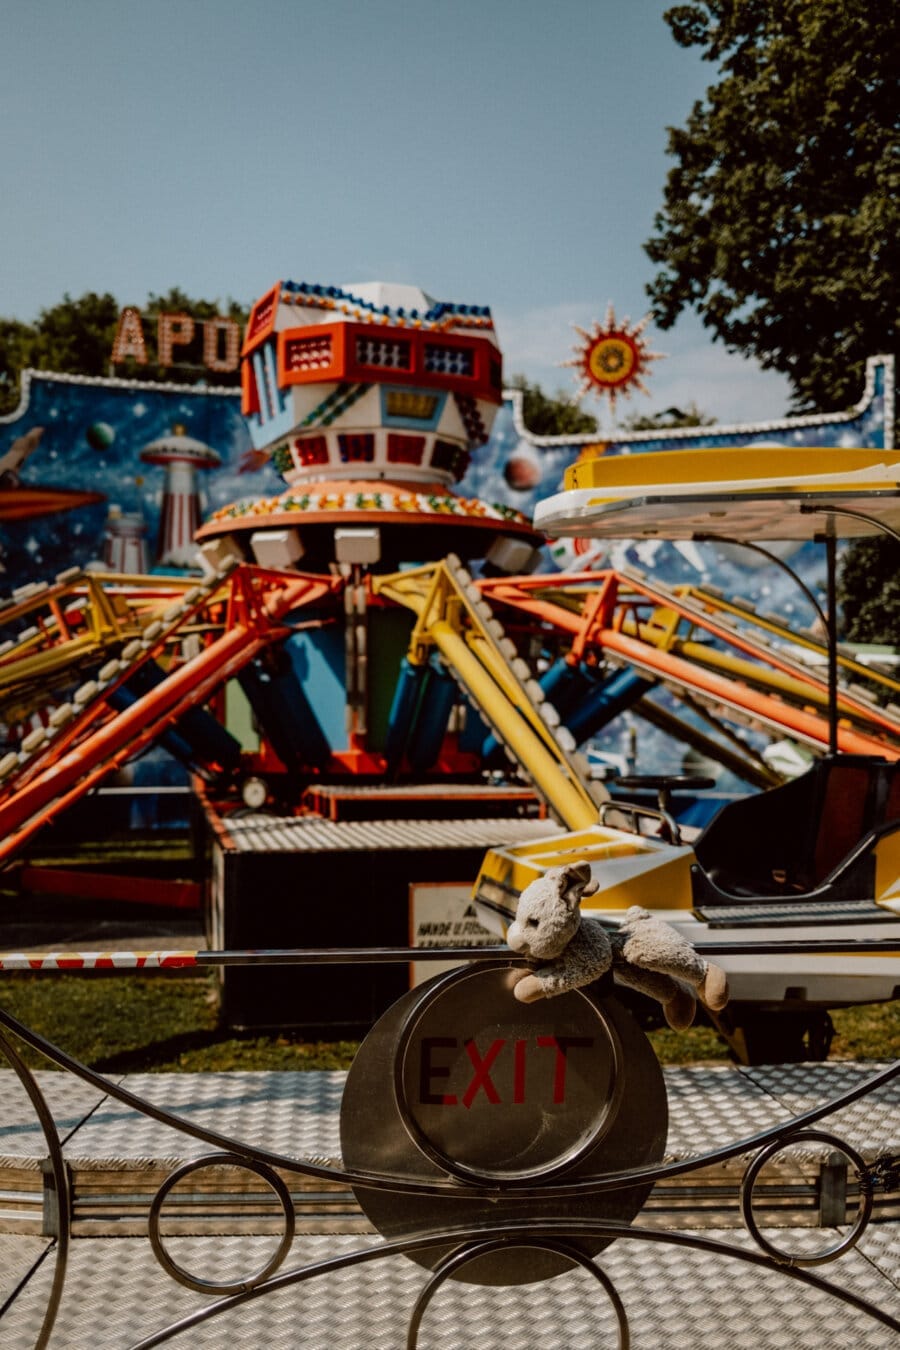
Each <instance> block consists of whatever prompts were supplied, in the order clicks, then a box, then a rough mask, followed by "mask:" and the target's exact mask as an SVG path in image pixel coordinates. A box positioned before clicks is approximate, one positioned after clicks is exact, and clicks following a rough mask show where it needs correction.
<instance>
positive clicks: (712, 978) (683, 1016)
mask: <svg viewBox="0 0 900 1350" xmlns="http://www.w3.org/2000/svg"><path fill="white" fill-rule="evenodd" d="M612 944H613V967H614V971H615V977H616V979H617V980H619V981H620V982H621V983H622V984H627V985H629V986H630V987H631V988H633V989H637V990H639V991H640V992H641V993H644V994H649V995H650V997H651V998H655V999H657V1000H658V1001H659V1002H660V1003H661V1004H662V1006H663V1012H664V1013H665V1016H666V1021H667V1022H668V1023H669V1026H670V1027H672V1028H673V1029H674V1030H675V1031H683V1030H684V1029H685V1028H686V1027H689V1026H690V1025H691V1022H692V1021H693V1020H694V1012H695V1008H696V1005H695V999H699V1000H700V1002H701V1003H702V1004H703V1005H704V1006H705V1007H707V1008H710V1009H711V1010H712V1011H714V1012H718V1011H719V1010H720V1009H721V1008H724V1007H725V1004H726V1003H727V1002H728V979H727V977H726V975H725V972H724V970H722V968H721V966H716V965H713V963H712V962H711V961H704V959H703V957H702V956H700V954H699V953H698V952H697V951H695V950H694V948H693V947H692V946H691V944H690V943H689V942H686V941H685V939H684V938H682V937H681V936H680V935H679V934H678V933H677V932H676V931H675V929H674V928H671V927H670V926H669V924H667V923H664V922H663V920H662V919H657V918H654V916H653V915H652V914H648V912H647V910H645V909H641V907H640V906H639V905H632V907H631V909H629V910H628V912H627V913H626V915H625V918H624V920H623V921H622V924H621V926H620V928H619V930H618V932H616V933H614V934H613V935H612Z"/></svg>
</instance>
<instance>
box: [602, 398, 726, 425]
mask: <svg viewBox="0 0 900 1350" xmlns="http://www.w3.org/2000/svg"><path fill="white" fill-rule="evenodd" d="M715 424H716V419H715V418H714V417H710V416H709V414H708V413H705V412H703V411H702V410H701V409H700V408H698V407H697V405H696V403H694V401H693V400H691V402H690V403H689V404H688V405H687V407H686V408H666V409H664V411H663V412H658V413H629V415H628V416H627V417H626V418H625V419H624V421H623V422H622V426H623V427H624V428H625V430H626V431H675V430H677V429H678V428H679V427H714V426H715Z"/></svg>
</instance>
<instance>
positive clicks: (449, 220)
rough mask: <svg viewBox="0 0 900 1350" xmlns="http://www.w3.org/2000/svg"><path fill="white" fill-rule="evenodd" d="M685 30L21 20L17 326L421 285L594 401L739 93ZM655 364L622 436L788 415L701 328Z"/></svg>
mask: <svg viewBox="0 0 900 1350" xmlns="http://www.w3.org/2000/svg"><path fill="white" fill-rule="evenodd" d="M667 3H668V0H629V3H625V4H622V3H621V0H554V3H549V0H544V2H543V3H540V2H539V0H446V2H445V3H436V2H435V0H418V2H417V3H409V2H408V0H369V3H365V0H323V3H318V4H313V3H310V0H246V3H237V2H236V0H84V3H77V2H76V3H73V2H72V0H0V24H2V29H0V31H2V38H0V119H2V127H3V138H2V147H3V148H2V151H0V165H2V190H0V238H2V245H3V246H2V250H0V315H3V316H7V317H17V318H21V319H26V320H30V319H33V318H35V317H36V315H37V313H38V311H39V310H40V309H41V308H43V307H45V306H49V305H52V304H55V303H56V302H57V301H58V300H60V299H61V298H62V295H63V293H64V292H66V291H68V292H69V293H70V294H71V295H73V296H77V295H80V294H82V293H83V292H84V291H87V290H96V291H111V292H112V293H113V295H115V296H116V297H117V298H118V299H119V300H120V302H121V303H122V304H125V303H137V304H141V303H143V302H144V300H145V299H146V296H147V294H148V292H150V291H156V292H164V291H166V290H168V289H169V287H170V286H173V285H178V286H181V287H183V288H184V289H185V290H186V291H188V292H189V293H190V294H192V295H195V296H203V297H204V298H210V299H215V298H216V297H220V298H223V299H224V298H225V297H226V296H233V297H235V298H236V299H239V300H242V301H247V302H249V301H252V300H254V299H255V298H256V297H258V296H259V295H261V294H262V292H263V291H265V290H266V289H267V288H268V287H269V286H270V285H271V284H272V283H273V282H274V281H276V280H278V279H279V278H292V279H294V280H298V281H299V280H307V281H320V282H324V283H327V284H340V283H348V282H359V281H366V280H374V279H378V280H386V281H403V282H414V283H416V284H418V285H420V286H422V287H423V289H425V290H426V291H428V292H429V293H430V294H432V295H434V296H435V297H437V298H438V299H446V300H457V301H462V302H470V303H476V304H488V305H490V306H491V308H492V310H493V313H494V318H495V322H496V324H497V327H498V330H499V334H500V339H501V342H502V345H503V348H504V353H505V358H506V370H507V373H512V372H514V371H520V372H522V373H524V374H526V375H527V376H529V377H530V378H532V379H538V380H540V381H541V383H542V384H543V385H544V387H545V388H547V389H548V390H553V389H555V388H558V387H564V388H567V389H568V388H573V389H574V382H573V379H572V373H571V372H570V371H566V370H559V369H557V368H556V363H558V362H560V361H563V360H565V359H566V358H567V357H569V356H570V355H571V348H572V345H573V343H574V342H575V341H576V335H575V333H574V331H573V329H572V324H573V323H579V324H581V325H582V326H584V327H589V326H590V324H591V322H592V320H593V319H595V318H596V319H602V317H603V315H604V312H605V309H606V305H607V302H608V301H610V300H612V301H613V303H614V304H615V307H616V311H617V314H618V315H619V317H620V318H621V317H623V316H628V317H630V318H631V319H632V320H633V321H634V320H637V319H639V318H640V317H641V316H642V315H643V314H644V313H645V311H646V309H647V300H646V296H645V294H644V285H645V283H646V282H647V281H648V280H649V279H650V277H651V275H652V267H651V264H650V262H649V260H648V259H647V258H646V256H645V254H644V253H643V250H642V247H641V245H642V243H643V242H644V240H645V239H646V238H647V237H648V235H649V234H650V233H651V231H652V222H653V215H654V212H655V211H656V210H657V209H658V208H659V206H660V204H661V200H662V188H663V183H664V179H665V174H666V171H667V168H668V165H669V161H668V160H667V157H666V155H665V144H666V132H665V128H666V126H668V125H673V124H674V125H680V124H682V123H683V122H684V120H685V118H686V116H687V114H688V112H689V110H690V107H691V104H692V102H693V101H694V99H696V98H698V97H700V96H701V95H702V93H703V90H704V89H705V87H706V85H707V84H708V83H710V82H711V81H712V79H713V78H714V76H715V70H714V67H712V66H710V65H709V64H707V63H703V62H702V61H701V60H700V59H699V55H698V54H697V52H696V51H684V50H682V49H681V48H679V47H677V46H676V44H675V43H674V41H673V40H672V38H671V35H670V33H669V29H668V27H667V25H666V24H665V23H664V21H663V18H662V14H663V11H664V10H665V9H666V8H667ZM648 338H649V344H650V346H651V347H652V348H653V349H654V350H657V351H663V352H666V353H668V354H669V356H668V359H667V360H665V361H658V362H656V363H655V365H654V367H653V369H652V371H651V380H650V387H651V391H652V397H651V398H650V399H645V398H644V397H643V396H642V395H640V394H636V395H635V398H634V399H633V400H632V402H631V403H630V404H629V403H626V404H625V405H624V408H623V410H624V411H625V412H627V411H629V410H631V409H632V408H633V409H635V410H641V411H644V410H648V411H649V410H651V409H653V408H665V407H668V406H670V405H672V404H675V405H679V404H680V405H683V404H684V403H685V402H687V401H689V400H690V399H694V400H695V401H696V402H697V403H698V404H699V405H700V406H701V407H702V408H704V409H705V410H707V411H709V412H712V413H714V414H715V415H717V416H718V417H719V419H720V420H724V421H731V420H745V419H755V418H758V417H763V416H778V415H780V414H782V413H783V412H784V411H786V407H787V399H788V390H787V385H786V383H785V382H784V381H783V380H782V379H781V378H780V377H778V376H775V375H771V374H769V375H766V374H763V373H762V372H760V371H758V369H757V368H756V366H755V365H754V364H753V363H750V362H746V361H744V360H742V358H740V357H739V356H735V355H729V354H728V353H727V352H726V351H725V350H724V348H722V347H721V346H720V345H718V344H713V343H712V341H711V339H710V338H709V337H708V335H707V334H706V333H705V331H704V330H703V329H702V327H701V326H700V324H699V323H698V321H697V320H696V319H695V318H693V317H692V316H689V317H686V318H684V319H683V320H681V321H680V322H679V324H678V325H677V326H676V328H675V329H674V330H672V331H670V332H668V333H660V332H657V331H655V330H653V329H652V328H651V329H650V330H648ZM590 404H591V401H590V400H587V401H586V404H585V406H590ZM598 409H599V405H596V406H595V410H598Z"/></svg>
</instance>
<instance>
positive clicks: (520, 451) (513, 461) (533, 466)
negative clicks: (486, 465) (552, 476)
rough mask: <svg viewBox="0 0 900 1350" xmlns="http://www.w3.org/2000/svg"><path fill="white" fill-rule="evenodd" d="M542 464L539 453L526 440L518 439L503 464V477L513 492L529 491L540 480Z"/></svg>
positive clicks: (542, 469)
mask: <svg viewBox="0 0 900 1350" xmlns="http://www.w3.org/2000/svg"><path fill="white" fill-rule="evenodd" d="M543 471H544V466H543V464H542V463H541V458H540V455H539V454H538V452H537V450H535V448H534V446H533V445H529V444H528V442H527V441H519V443H518V445H517V446H516V448H515V449H514V450H513V451H512V453H511V454H510V456H509V459H508V460H507V461H506V464H505V465H504V466H503V477H504V478H505V479H506V482H507V484H508V485H509V487H511V488H512V489H513V491H514V492H530V491H531V490H532V489H533V488H536V487H537V486H538V484H539V483H540V481H541V477H542V475H543Z"/></svg>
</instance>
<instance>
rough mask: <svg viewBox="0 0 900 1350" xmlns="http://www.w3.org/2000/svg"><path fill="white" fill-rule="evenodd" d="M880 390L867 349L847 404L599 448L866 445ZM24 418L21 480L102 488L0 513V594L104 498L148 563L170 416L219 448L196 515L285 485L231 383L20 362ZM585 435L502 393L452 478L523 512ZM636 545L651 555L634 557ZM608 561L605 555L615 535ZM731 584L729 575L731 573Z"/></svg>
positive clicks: (2, 449) (44, 560) (715, 562)
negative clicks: (865, 365) (532, 429)
mask: <svg viewBox="0 0 900 1350" xmlns="http://www.w3.org/2000/svg"><path fill="white" fill-rule="evenodd" d="M892 392H893V388H892V370H891V368H890V365H889V364H888V363H887V362H886V361H885V360H884V359H881V358H878V359H875V360H873V361H872V362H870V368H869V376H868V386H867V389H866V391H865V393H864V395H863V397H862V399H861V401H860V404H859V405H858V407H857V408H856V409H855V410H854V412H853V414H851V415H846V414H845V415H843V416H842V417H821V418H819V417H803V418H787V419H780V420H779V421H772V422H762V421H761V422H759V423H755V424H753V425H750V426H741V427H711V428H697V429H696V430H691V431H688V432H686V433H681V434H680V435H678V434H672V433H666V434H664V435H659V434H656V435H654V434H649V435H648V434H646V433H645V434H643V435H636V434H635V435H631V436H628V437H622V438H621V439H619V440H613V441H611V442H608V445H609V449H608V451H607V453H612V454H622V453H637V452H639V451H642V450H667V449H669V450H670V449H678V448H683V447H684V446H686V445H691V446H697V447H701V446H704V447H706V446H711V447H715V446H719V447H721V448H722V450H723V453H727V451H728V450H729V449H734V448H737V447H739V446H741V445H748V444H754V443H760V442H765V443H774V444H782V445H784V446H786V447H791V446H802V445H824V446H846V445H859V446H869V447H875V448H877V447H879V446H884V445H891V444H892V432H893V424H892V423H893V406H892ZM37 426H40V427H43V428H44V434H43V437H42V439H41V442H40V444H39V446H38V448H37V449H36V450H35V452H34V453H33V454H32V455H31V456H30V458H29V459H28V460H27V461H26V463H25V464H24V465H23V466H22V469H21V471H20V478H21V481H22V482H23V483H25V484H30V485H35V486H41V487H58V488H74V489H89V490H91V491H95V492H100V493H102V494H103V495H104V497H105V498H106V500H105V501H104V502H101V503H98V504H96V505H91V506H86V507H79V508H76V509H74V510H71V511H67V512H64V513H61V514H57V515H52V516H46V517H43V518H37V519H33V520H30V521H18V522H7V523H5V524H0V550H2V551H0V561H2V563H3V566H4V569H5V571H4V573H3V574H0V594H2V593H8V591H9V590H11V589H12V588H13V587H14V586H19V585H22V584H23V583H25V582H28V581H34V580H42V579H49V578H51V577H52V576H54V575H55V574H56V573H57V572H59V571H61V570H63V569H65V568H68V567H71V566H74V565H80V566H84V565H85V564H87V563H89V562H91V561H93V560H96V559H100V558H102V556H103V537H104V526H105V522H106V518H107V514H108V511H109V508H110V506H111V505H113V504H115V505H117V506H118V507H119V508H120V509H121V510H122V511H123V512H140V513H141V514H142V516H143V518H144V520H145V522H146V526H147V545H148V554H149V558H150V563H151V567H152V565H153V562H154V560H155V556H156V536H157V532H158V528H159V515H160V500H161V493H162V487H163V483H164V476H165V471H164V469H163V468H161V467H159V466H155V465H150V464H144V463H142V461H141V458H140V454H141V451H142V449H144V447H145V446H147V445H148V444H149V443H150V442H151V441H154V440H157V439H158V438H159V437H161V436H165V435H167V434H169V433H171V432H172V430H173V428H174V427H176V426H181V427H183V428H184V431H185V433H186V434H187V435H189V436H192V437H195V438H196V439H198V440H200V441H203V442H204V443H205V444H207V445H209V446H211V447H212V448H213V449H214V450H215V451H217V452H218V454H219V455H220V456H221V460H222V463H221V466H220V467H218V468H215V469H212V470H210V471H207V472H203V473H201V474H200V475H199V486H200V491H201V502H202V509H203V514H204V516H206V515H208V514H209V513H210V512H211V511H214V510H216V509H217V508H219V507H220V506H224V505H226V504H227V503H229V502H234V501H238V500H253V499H254V498H257V497H260V496H271V495H274V494H276V493H278V492H279V491H281V490H282V489H283V488H284V482H283V480H282V479H281V477H280V476H279V475H278V474H277V473H276V472H275V470H274V469H273V468H272V467H271V465H270V464H267V465H264V466H263V467H262V468H261V469H256V470H255V471H253V472H249V473H246V472H241V464H242V461H243V460H244V458H245V456H246V455H247V454H248V452H249V451H250V449H251V445H250V437H249V434H248V432H247V429H246V426H245V424H244V421H243V419H242V417H241V412H240V395H239V393H238V392H237V391H235V390H232V389H220V390H217V389H214V388H206V387H202V386H198V387H188V386H179V385H162V384H141V383H128V382H125V381H117V380H88V379H82V378H79V377H72V376H62V375H54V374H47V373H43V372H40V373H31V374H30V375H28V376H26V378H25V381H24V384H23V390H22V399H21V402H20V405H19V407H18V409H17V410H16V411H15V412H14V413H12V414H10V415H9V416H8V417H6V418H4V419H2V420H0V459H2V456H3V455H4V454H5V453H6V451H8V450H9V448H10V446H11V445H12V443H13V442H14V441H15V440H16V439H17V438H18V437H20V436H22V435H23V434H24V433H25V432H27V431H29V430H30V429H31V428H33V427H37ZM591 439H592V438H591V437H581V438H579V439H578V440H577V441H571V442H568V441H566V442H546V441H543V442H542V441H539V440H535V439H533V438H530V437H528V436H527V435H523V434H521V433H520V431H519V430H518V429H517V426H516V419H515V416H514V410H513V404H512V403H511V402H509V401H507V402H505V403H504V404H503V406H502V408H501V409H500V410H499V412H498V414H497V418H496V421H495V423H494V428H493V432H492V435H491V439H490V441H489V443H488V444H487V445H485V446H483V447H482V448H481V449H479V450H477V451H476V452H475V453H474V454H473V457H472V462H471V465H470V467H469V470H468V472H467V474H466V476H465V478H464V479H463V481H462V483H461V484H460V485H459V491H460V492H462V493H463V494H465V495H469V496H477V497H481V498H483V499H484V500H486V501H490V502H500V503H504V504H505V505H508V506H513V507H515V508H516V509H518V510H519V511H522V512H523V513H525V514H526V515H530V514H531V513H532V511H533V510H534V506H535V503H536V502H537V501H538V500H539V499H540V498H541V497H545V496H548V495H549V494H551V493H554V492H557V491H559V489H560V487H561V485H562V477H563V473H564V471H565V469H566V468H567V467H568V466H569V465H570V464H571V463H572V462H573V461H574V460H575V459H576V458H577V456H578V455H579V454H580V453H582V451H583V449H584V446H585V444H586V443H588V442H589V441H590V440H591ZM622 549H624V550H626V551H625V553H623V552H622ZM622 549H619V550H618V554H619V555H621V557H620V558H619V560H622V561H631V562H638V563H640V564H642V565H645V566H646V565H648V564H649V565H652V566H653V567H654V570H656V571H657V572H658V573H659V574H660V577H661V579H668V580H670V581H676V580H684V579H686V578H687V579H693V580H701V579H703V577H704V575H706V576H708V575H709V574H710V573H711V571H712V570H716V569H717V568H718V567H720V566H722V565H723V562H722V559H721V558H720V557H717V556H716V555H715V554H712V553H710V554H708V555H706V557H705V560H704V555H702V553H701V552H699V551H698V550H697V549H696V547H695V548H694V549H693V551H691V549H690V548H684V547H681V548H679V547H677V546H672V545H668V544H665V543H663V544H657V543H653V544H647V543H645V544H643V545H637V546H631V545H627V544H623V546H622ZM648 549H649V550H650V551H651V552H652V557H651V556H649V555H648V556H644V555H645V554H647V551H648ZM628 550H630V552H629V551H628ZM611 560H612V561H613V562H615V561H616V560H617V550H616V549H615V548H614V549H613V550H612V551H611ZM547 565H548V566H552V564H550V563H548V564H547ZM737 571H738V573H739V572H740V569H737ZM698 574H699V575H698ZM735 585H736V586H737V587H740V585H741V581H740V577H739V576H736V578H735Z"/></svg>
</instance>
